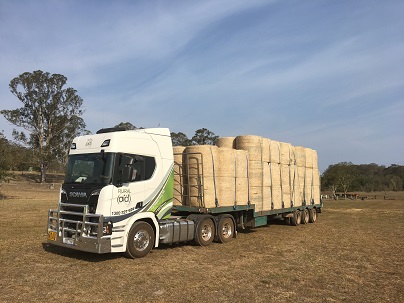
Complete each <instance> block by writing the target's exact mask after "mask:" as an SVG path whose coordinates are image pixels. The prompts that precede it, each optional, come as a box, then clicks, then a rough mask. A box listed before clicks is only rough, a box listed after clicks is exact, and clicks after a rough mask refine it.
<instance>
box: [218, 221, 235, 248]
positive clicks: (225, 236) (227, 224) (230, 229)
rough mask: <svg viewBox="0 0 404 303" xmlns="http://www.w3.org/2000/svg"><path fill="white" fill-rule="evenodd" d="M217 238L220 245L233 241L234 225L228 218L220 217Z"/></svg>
mask: <svg viewBox="0 0 404 303" xmlns="http://www.w3.org/2000/svg"><path fill="white" fill-rule="evenodd" d="M217 230H218V238H219V241H220V242H221V243H227V242H229V241H231V239H233V236H234V223H233V220H232V219H231V218H230V217H222V218H220V220H219V226H218V229H217Z"/></svg>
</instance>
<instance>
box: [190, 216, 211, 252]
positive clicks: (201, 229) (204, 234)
mask: <svg viewBox="0 0 404 303" xmlns="http://www.w3.org/2000/svg"><path fill="white" fill-rule="evenodd" d="M214 237H215V225H214V224H213V221H212V219H210V218H205V219H203V220H201V221H199V222H197V224H196V234H195V243H196V244H198V245H200V246H208V245H209V244H210V243H212V241H213V238H214Z"/></svg>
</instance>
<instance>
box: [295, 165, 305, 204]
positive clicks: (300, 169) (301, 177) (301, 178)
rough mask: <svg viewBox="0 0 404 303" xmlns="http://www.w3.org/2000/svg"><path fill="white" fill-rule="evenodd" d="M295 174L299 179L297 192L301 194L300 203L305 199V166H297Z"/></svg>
mask: <svg viewBox="0 0 404 303" xmlns="http://www.w3.org/2000/svg"><path fill="white" fill-rule="evenodd" d="M297 176H298V180H299V192H300V195H301V199H302V203H303V202H304V199H305V192H306V190H305V186H306V167H305V166H303V167H301V166H298V167H297Z"/></svg>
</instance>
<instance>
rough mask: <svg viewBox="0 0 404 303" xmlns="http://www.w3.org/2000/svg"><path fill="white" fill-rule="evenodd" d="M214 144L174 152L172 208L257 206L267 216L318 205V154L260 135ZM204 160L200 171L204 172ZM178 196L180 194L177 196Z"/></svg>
mask: <svg viewBox="0 0 404 303" xmlns="http://www.w3.org/2000/svg"><path fill="white" fill-rule="evenodd" d="M216 145H217V146H212V145H196V146H188V147H186V148H184V147H176V148H175V150H176V151H177V152H179V153H181V152H182V153H183V154H182V155H183V156H182V157H181V155H177V156H175V162H178V163H181V165H179V166H178V168H174V173H175V174H177V173H179V174H182V176H183V178H182V179H181V178H180V176H176V177H175V180H174V181H175V186H174V204H175V205H188V206H198V207H206V208H212V207H217V206H220V207H224V206H234V205H246V204H248V203H250V204H253V205H255V211H256V212H261V211H269V210H276V209H282V208H290V207H296V206H300V205H302V204H304V203H306V204H310V203H311V201H313V199H314V201H315V203H319V202H320V201H319V200H320V179H319V173H318V164H317V153H316V152H315V151H314V150H312V149H309V148H304V147H300V146H297V147H294V146H292V145H291V144H290V143H285V142H278V141H274V140H270V139H267V138H263V137H261V136H252V135H247V136H237V137H223V138H219V139H218V140H217V143H216ZM202 161H203V167H202V165H201V164H202ZM181 191H182V192H181Z"/></svg>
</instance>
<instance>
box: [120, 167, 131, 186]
mask: <svg viewBox="0 0 404 303" xmlns="http://www.w3.org/2000/svg"><path fill="white" fill-rule="evenodd" d="M132 175H133V167H132V166H130V165H125V167H124V168H123V171H122V183H127V182H130V181H132Z"/></svg>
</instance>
